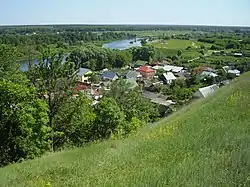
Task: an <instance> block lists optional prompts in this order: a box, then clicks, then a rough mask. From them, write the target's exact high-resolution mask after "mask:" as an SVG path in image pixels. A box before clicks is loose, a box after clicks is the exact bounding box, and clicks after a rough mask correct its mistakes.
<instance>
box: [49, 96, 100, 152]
mask: <svg viewBox="0 0 250 187" xmlns="http://www.w3.org/2000/svg"><path fill="white" fill-rule="evenodd" d="M91 105H92V100H90V99H88V97H87V96H86V95H84V94H79V95H78V96H77V97H76V98H68V100H67V101H66V102H65V103H63V104H62V105H61V107H60V110H59V112H58V113H57V115H56V116H55V127H54V129H55V131H56V132H57V135H56V137H55V138H54V139H55V141H54V142H55V147H57V148H59V147H62V146H63V145H73V146H81V145H82V144H84V143H86V142H89V141H91V140H92V136H93V134H92V128H93V122H94V120H95V118H96V115H95V113H94V109H93V107H92V106H91Z"/></svg>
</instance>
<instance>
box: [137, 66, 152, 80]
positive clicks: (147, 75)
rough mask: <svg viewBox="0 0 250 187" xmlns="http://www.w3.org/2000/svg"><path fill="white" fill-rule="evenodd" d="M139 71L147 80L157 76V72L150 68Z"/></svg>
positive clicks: (141, 68)
mask: <svg viewBox="0 0 250 187" xmlns="http://www.w3.org/2000/svg"><path fill="white" fill-rule="evenodd" d="M137 71H138V72H140V74H141V75H142V77H143V78H146V79H152V78H153V77H154V75H155V70H153V69H152V68H151V67H149V66H141V67H140V68H139V69H138V70H137Z"/></svg>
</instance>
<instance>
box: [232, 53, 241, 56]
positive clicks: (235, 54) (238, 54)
mask: <svg viewBox="0 0 250 187" xmlns="http://www.w3.org/2000/svg"><path fill="white" fill-rule="evenodd" d="M234 56H235V57H242V53H234Z"/></svg>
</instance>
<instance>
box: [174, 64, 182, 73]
mask: <svg viewBox="0 0 250 187" xmlns="http://www.w3.org/2000/svg"><path fill="white" fill-rule="evenodd" d="M182 70H183V67H179V66H174V67H173V68H172V72H173V73H179V72H181V71H182Z"/></svg>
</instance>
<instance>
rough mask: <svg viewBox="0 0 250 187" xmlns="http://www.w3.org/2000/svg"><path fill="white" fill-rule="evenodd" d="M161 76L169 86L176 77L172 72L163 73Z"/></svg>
mask: <svg viewBox="0 0 250 187" xmlns="http://www.w3.org/2000/svg"><path fill="white" fill-rule="evenodd" d="M163 76H164V78H165V81H166V83H167V84H171V83H172V82H173V81H174V80H176V77H175V76H174V74H173V73H172V72H167V73H163Z"/></svg>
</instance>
